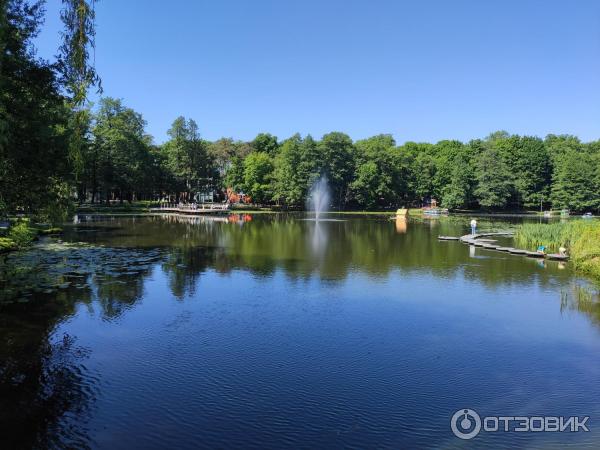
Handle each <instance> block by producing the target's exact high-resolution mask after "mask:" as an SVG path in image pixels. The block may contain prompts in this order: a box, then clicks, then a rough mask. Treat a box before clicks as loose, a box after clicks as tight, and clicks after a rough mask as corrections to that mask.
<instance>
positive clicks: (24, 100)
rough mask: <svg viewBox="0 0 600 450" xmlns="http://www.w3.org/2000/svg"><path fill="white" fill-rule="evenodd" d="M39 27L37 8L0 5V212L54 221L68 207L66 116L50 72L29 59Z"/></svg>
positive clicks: (35, 5)
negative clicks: (37, 216) (0, 50)
mask: <svg viewBox="0 0 600 450" xmlns="http://www.w3.org/2000/svg"><path fill="white" fill-rule="evenodd" d="M42 21H43V3H42V2H32V3H27V2H24V1H18V0H9V1H4V2H2V3H1V4H0V23H1V25H2V26H1V27H0V39H1V43H0V47H1V48H2V55H1V56H0V87H1V89H0V129H1V131H2V132H1V133H0V207H2V208H4V209H7V210H9V211H14V210H15V209H19V210H21V211H25V212H29V213H34V214H37V215H41V216H44V217H45V218H51V219H54V220H56V218H57V216H61V215H62V214H56V213H57V212H58V211H62V212H63V213H64V212H65V205H69V204H70V186H71V185H72V177H71V173H72V164H71V161H70V160H69V157H68V156H69V155H68V142H69V139H70V130H69V121H70V115H71V113H70V111H69V109H68V108H66V106H65V98H64V97H63V96H62V95H61V93H60V92H59V89H58V87H59V80H58V78H57V76H56V72H55V70H54V66H53V65H51V64H49V63H47V62H45V61H42V60H40V59H38V58H36V57H35V48H34V45H33V39H34V38H35V36H36V35H37V34H38V32H39V30H40V25H41V23H42ZM50 216H52V217H50Z"/></svg>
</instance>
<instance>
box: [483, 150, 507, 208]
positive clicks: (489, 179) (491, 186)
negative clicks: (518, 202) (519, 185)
mask: <svg viewBox="0 0 600 450" xmlns="http://www.w3.org/2000/svg"><path fill="white" fill-rule="evenodd" d="M475 177H476V179H477V187H476V188H475V191H474V194H475V197H476V198H477V201H478V202H479V204H480V205H481V206H483V207H484V208H504V207H505V206H506V205H507V203H508V199H509V198H510V195H511V188H512V174H511V172H510V169H509V167H508V165H507V164H506V162H505V161H504V159H503V158H502V156H501V155H500V152H499V151H498V149H497V148H496V146H494V145H489V143H488V145H486V146H484V148H483V151H482V152H481V153H480V154H479V155H478V157H477V161H476V169H475Z"/></svg>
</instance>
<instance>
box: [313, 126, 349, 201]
mask: <svg viewBox="0 0 600 450" xmlns="http://www.w3.org/2000/svg"><path fill="white" fill-rule="evenodd" d="M318 151H319V156H320V161H319V166H320V167H319V168H320V172H321V174H322V175H325V176H326V177H327V179H328V180H329V183H330V185H331V186H330V187H331V191H332V199H333V201H334V203H335V205H336V206H338V207H340V208H341V207H343V206H344V205H345V204H346V200H347V195H348V187H349V185H350V182H351V181H352V177H353V170H354V146H353V144H352V139H350V137H349V136H348V135H347V134H344V133H339V132H333V133H329V134H326V135H325V136H323V139H321V142H319V144H318Z"/></svg>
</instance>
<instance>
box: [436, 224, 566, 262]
mask: <svg viewBox="0 0 600 450" xmlns="http://www.w3.org/2000/svg"><path fill="white" fill-rule="evenodd" d="M512 235H513V233H512V232H509V231H500V232H495V233H477V234H465V235H464V236H460V237H456V236H438V240H440V241H460V242H462V243H463V244H468V245H474V246H475V247H480V248H484V249H486V250H496V251H499V252H504V253H510V254H513V255H523V256H527V257H529V258H545V259H550V260H554V261H567V260H568V259H569V257H568V256H567V255H561V254H558V253H550V254H545V253H539V252H532V251H530V250H524V249H520V248H514V247H503V246H501V245H497V244H496V243H495V242H496V241H495V240H494V239H489V238H490V237H494V236H512Z"/></svg>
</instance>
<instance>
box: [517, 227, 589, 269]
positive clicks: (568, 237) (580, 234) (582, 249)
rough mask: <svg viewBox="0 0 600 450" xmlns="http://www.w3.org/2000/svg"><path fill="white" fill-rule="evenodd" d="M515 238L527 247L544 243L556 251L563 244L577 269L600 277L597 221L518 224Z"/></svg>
mask: <svg viewBox="0 0 600 450" xmlns="http://www.w3.org/2000/svg"><path fill="white" fill-rule="evenodd" d="M515 240H516V241H517V243H519V244H520V245H523V246H527V247H530V248H534V247H537V246H539V245H544V246H545V247H547V248H548V249H550V250H552V251H557V250H558V249H559V248H560V247H565V248H566V249H567V251H568V253H569V256H570V257H571V262H572V263H573V266H574V268H575V269H576V270H577V271H578V272H580V273H583V274H586V275H590V276H592V277H594V278H596V279H600V224H599V223H597V222H595V221H591V222H590V221H584V220H573V221H567V222H557V223H550V224H531V223H529V224H523V225H521V226H519V227H518V228H517V232H516V234H515Z"/></svg>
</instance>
